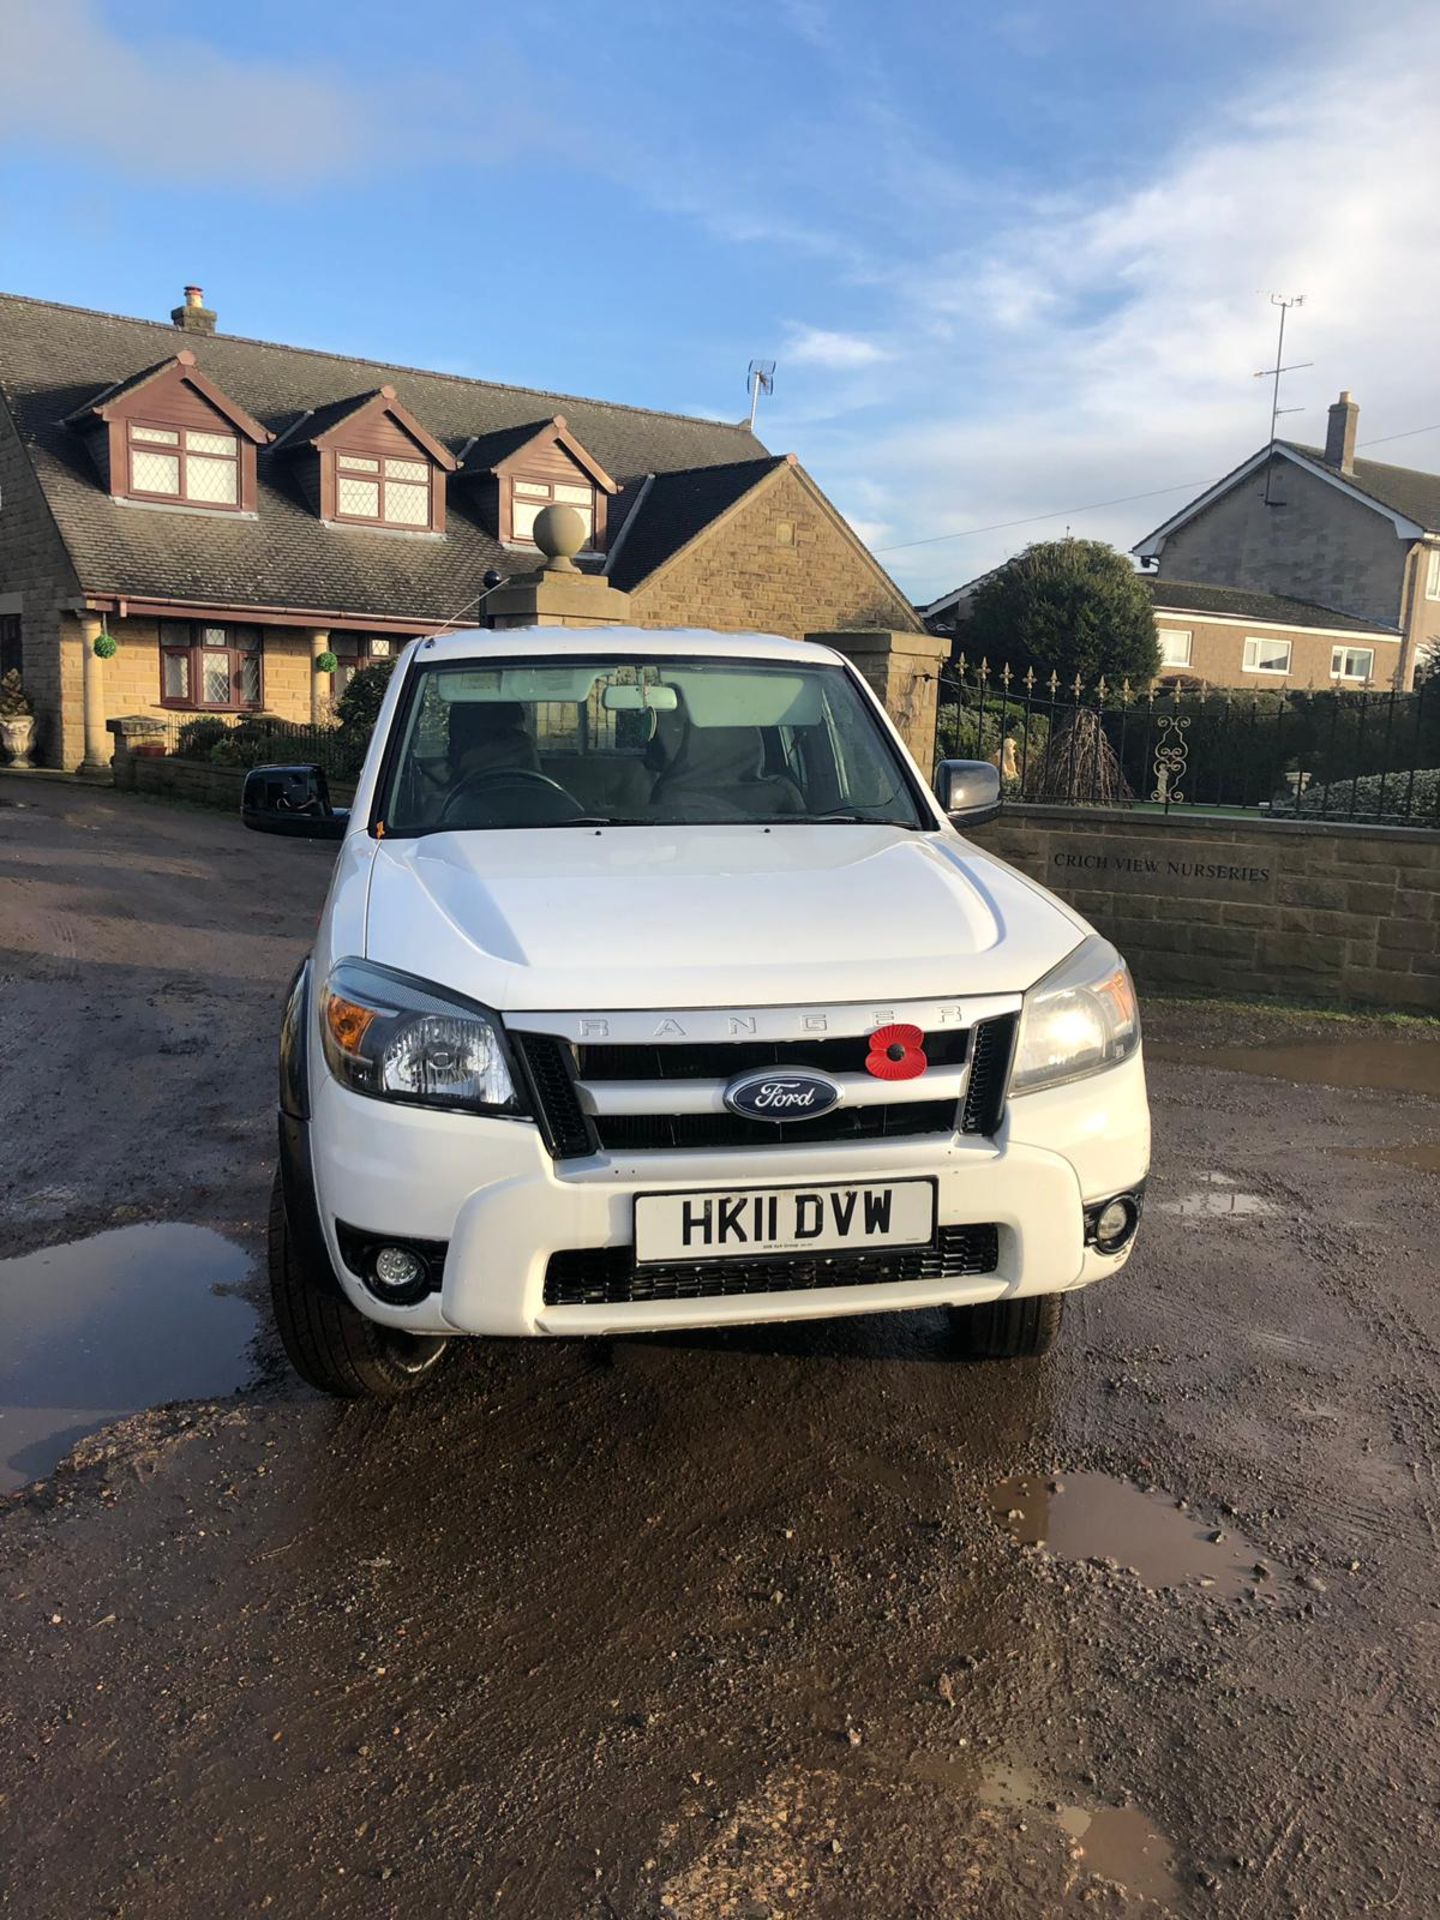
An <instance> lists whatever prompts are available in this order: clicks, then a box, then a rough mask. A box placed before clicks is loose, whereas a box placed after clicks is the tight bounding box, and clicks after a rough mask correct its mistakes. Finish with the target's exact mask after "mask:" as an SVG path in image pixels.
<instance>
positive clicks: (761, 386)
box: [745, 360, 775, 433]
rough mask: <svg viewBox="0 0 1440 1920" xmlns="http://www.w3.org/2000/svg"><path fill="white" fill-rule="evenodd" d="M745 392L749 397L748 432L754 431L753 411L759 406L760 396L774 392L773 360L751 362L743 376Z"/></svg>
mask: <svg viewBox="0 0 1440 1920" xmlns="http://www.w3.org/2000/svg"><path fill="white" fill-rule="evenodd" d="M745 387H746V391H747V392H748V393H749V395H750V431H751V432H752V433H753V432H754V431H755V411H756V409H757V408H758V406H759V405H760V396H761V394H762V393H763V394H766V395H767V396H768V395H769V394H772V393H773V392H774V391H775V362H774V361H773V360H752V361H751V362H750V369H749V371H748V372H747V373H746V375H745Z"/></svg>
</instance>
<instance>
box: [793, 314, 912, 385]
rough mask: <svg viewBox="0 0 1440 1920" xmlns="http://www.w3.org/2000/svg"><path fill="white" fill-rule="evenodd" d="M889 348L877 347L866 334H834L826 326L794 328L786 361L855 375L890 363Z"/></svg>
mask: <svg viewBox="0 0 1440 1920" xmlns="http://www.w3.org/2000/svg"><path fill="white" fill-rule="evenodd" d="M889 358H890V353H889V351H888V349H887V348H885V347H881V346H877V345H876V343H875V342H874V341H873V340H867V339H866V338H865V337H864V335H863V334H858V333H834V332H831V331H830V330H829V329H828V328H826V327H801V326H795V325H793V324H792V325H791V327H790V332H789V337H788V338H787V339H786V342H785V359H786V360H787V361H788V362H793V363H794V364H796V365H797V366H803V367H825V368H827V369H828V370H829V371H831V372H834V373H853V372H854V371H855V370H856V369H857V368H860V367H873V366H876V365H878V364H879V362H880V361H882V360H888V359H889Z"/></svg>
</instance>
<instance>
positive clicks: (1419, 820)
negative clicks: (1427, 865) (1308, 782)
mask: <svg viewBox="0 0 1440 1920" xmlns="http://www.w3.org/2000/svg"><path fill="white" fill-rule="evenodd" d="M1272 811H1273V812H1275V813H1277V814H1293V815H1297V816H1299V817H1300V818H1302V819H1306V818H1309V817H1310V816H1311V815H1312V814H1324V815H1327V816H1329V817H1330V818H1331V819H1335V820H1369V821H1374V822H1377V823H1379V824H1381V825H1385V826H1407V825H1409V826H1417V827H1421V826H1430V825H1440V767H1421V768H1420V769H1419V770H1418V771H1417V772H1415V773H1414V774H1410V773H1367V774H1364V775H1362V776H1361V778H1359V779H1358V780H1333V781H1331V782H1330V783H1329V784H1328V785H1326V786H1309V787H1306V789H1305V791H1304V792H1303V793H1299V794H1296V795H1294V796H1293V797H1291V798H1290V799H1288V800H1286V801H1285V802H1284V803H1283V804H1280V805H1277V806H1275V807H1274V808H1273V809H1272Z"/></svg>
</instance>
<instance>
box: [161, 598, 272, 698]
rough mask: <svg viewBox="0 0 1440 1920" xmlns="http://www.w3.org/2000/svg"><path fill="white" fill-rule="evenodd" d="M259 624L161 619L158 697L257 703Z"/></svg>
mask: <svg viewBox="0 0 1440 1920" xmlns="http://www.w3.org/2000/svg"><path fill="white" fill-rule="evenodd" d="M263 651H264V649H263V647H262V644H261V638H260V629H259V628H258V627H234V626H212V625H211V624H209V623H208V622H200V621H193V622H192V621H189V620H162V621H161V622H160V698H161V701H162V702H163V703H164V705H166V706H172V707H192V708H204V707H209V708H212V709H216V710H220V711H223V712H234V711H237V710H243V709H245V708H251V707H258V706H259V705H260V704H261V696H262V691H263V690H262V685H261V667H260V662H261V659H262V656H263Z"/></svg>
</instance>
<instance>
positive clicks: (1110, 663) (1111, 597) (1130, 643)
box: [964, 539, 1160, 686]
mask: <svg viewBox="0 0 1440 1920" xmlns="http://www.w3.org/2000/svg"><path fill="white" fill-rule="evenodd" d="M964 644H965V651H966V653H967V654H969V655H970V657H971V658H972V659H974V658H978V657H980V656H982V655H984V656H986V657H988V659H989V661H990V664H991V665H992V666H994V665H996V664H997V663H998V662H999V661H1002V660H1008V661H1009V662H1010V664H1011V665H1012V666H1020V667H1025V666H1028V665H1031V664H1033V665H1035V666H1036V667H1038V668H1040V669H1041V670H1043V671H1044V672H1049V671H1050V670H1051V669H1053V670H1054V671H1055V672H1056V673H1058V674H1059V676H1060V678H1061V679H1062V680H1070V679H1073V678H1074V676H1075V675H1076V674H1079V675H1080V677H1081V678H1082V679H1083V680H1084V681H1085V682H1086V683H1087V684H1093V683H1094V681H1096V680H1098V679H1099V677H1100V676H1101V674H1104V675H1105V676H1106V678H1107V679H1110V680H1115V681H1119V680H1122V679H1126V678H1128V679H1129V680H1130V681H1131V682H1132V683H1133V684H1134V685H1136V686H1143V685H1145V684H1147V683H1148V682H1149V681H1150V680H1151V679H1153V678H1154V676H1155V674H1156V673H1157V672H1158V671H1159V668H1160V644H1159V642H1158V641H1157V640H1156V638H1155V609H1154V604H1153V602H1152V601H1151V598H1150V594H1149V592H1148V590H1147V589H1146V587H1145V585H1144V584H1143V582H1142V581H1141V579H1140V576H1139V574H1137V573H1136V571H1135V569H1134V567H1132V566H1131V564H1130V562H1129V561H1128V560H1127V559H1126V558H1125V556H1124V555H1123V554H1120V553H1117V552H1116V551H1115V549H1114V547H1110V546H1107V545H1106V544H1105V542H1104V541H1103V540H1068V539H1067V540H1047V541H1040V542H1038V543H1037V544H1036V545H1034V546H1031V547H1027V548H1026V549H1025V551H1024V552H1023V553H1017V554H1016V555H1015V557H1014V558H1013V559H1011V560H1007V561H1006V562H1005V564H1004V566H1003V567H998V568H997V569H996V570H995V572H994V573H992V574H990V575H989V576H988V577H987V578H986V579H985V580H983V581H982V582H981V584H980V586H979V587H977V588H976V590H975V596H974V599H973V600H972V602H971V607H970V618H969V620H968V622H967V623H966V626H965V629H964Z"/></svg>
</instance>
